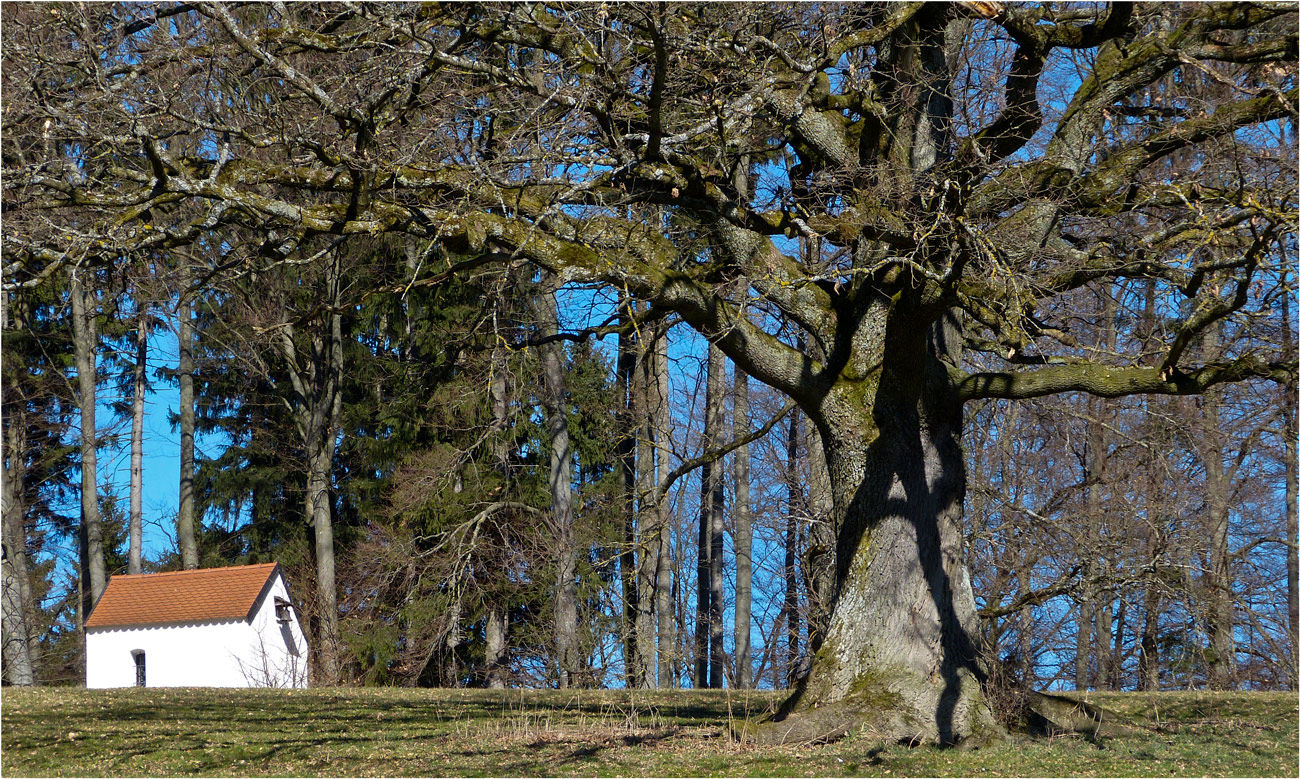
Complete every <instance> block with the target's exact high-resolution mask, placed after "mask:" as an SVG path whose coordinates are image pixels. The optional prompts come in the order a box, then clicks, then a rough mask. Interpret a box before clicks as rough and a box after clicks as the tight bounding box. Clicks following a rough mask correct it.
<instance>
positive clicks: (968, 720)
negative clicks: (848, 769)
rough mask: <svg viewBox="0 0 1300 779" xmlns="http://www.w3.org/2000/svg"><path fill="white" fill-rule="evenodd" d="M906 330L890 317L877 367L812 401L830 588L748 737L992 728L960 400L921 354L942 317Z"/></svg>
mask: <svg viewBox="0 0 1300 779" xmlns="http://www.w3.org/2000/svg"><path fill="white" fill-rule="evenodd" d="M867 316H868V317H870V312H869V313H868V315H867ZM903 321H906V320H903ZM900 324H901V322H900ZM882 330H884V328H883V327H874V328H873V331H874V332H881V331H882ZM914 330H915V327H914V325H913V327H911V328H906V327H897V328H892V329H891V330H890V331H889V335H888V337H887V340H886V344H885V346H884V350H885V351H886V352H887V353H888V354H889V355H890V356H891V357H893V358H895V359H894V361H892V362H891V361H890V360H885V361H884V364H885V369H884V371H883V373H882V374H880V375H879V376H878V377H876V378H875V379H874V380H873V379H872V378H871V377H868V378H867V379H865V380H863V381H861V382H859V383H856V384H852V385H848V386H846V385H845V384H840V385H837V386H836V387H835V388H833V389H831V390H830V391H829V393H828V394H827V395H826V397H825V399H824V400H823V401H822V403H821V405H820V408H818V409H816V416H815V417H814V422H815V423H816V424H817V425H818V428H819V430H820V432H821V436H822V441H823V443H824V446H825V449H826V460H827V465H828V466H829V469H830V474H831V483H832V485H833V490H834V498H835V511H836V515H837V516H836V519H837V522H838V524H839V526H840V527H841V528H842V530H841V532H840V534H839V539H838V545H837V549H836V559H837V563H838V565H837V575H836V578H837V581H838V583H839V586H838V592H837V596H836V599H835V603H834V606H833V611H832V615H831V619H830V623H829V626H828V629H827V633H826V637H825V639H824V640H823V642H822V644H821V646H820V647H819V648H818V650H817V653H816V656H815V658H814V659H813V662H812V666H811V669H810V673H809V675H808V676H807V677H806V678H805V679H804V680H803V681H802V682H801V683H800V685H799V687H798V688H796V690H795V692H794V693H793V694H792V695H791V697H790V698H789V699H788V700H787V701H786V702H785V704H783V706H782V707H781V710H780V712H778V715H777V717H776V718H774V721H773V722H770V723H766V724H763V725H759V726H757V727H755V728H753V730H752V734H753V736H754V737H755V738H756V739H757V740H759V741H763V742H771V743H781V742H786V741H809V740H817V739H832V738H837V737H839V736H841V735H844V734H846V733H849V732H851V731H854V730H862V731H864V732H865V733H867V734H868V735H869V736H871V737H872V738H873V739H874V740H881V741H900V740H901V741H905V742H909V743H940V744H955V743H957V742H961V741H966V740H971V741H973V742H975V743H980V742H983V741H986V740H990V739H994V738H997V737H1000V735H1001V733H1002V731H1001V728H1000V726H999V725H998V724H997V722H996V720H995V719H994V717H993V714H992V712H991V710H990V709H989V707H988V704H987V702H986V700H985V697H984V692H983V689H982V684H983V681H984V679H985V674H984V672H983V669H982V668H981V667H980V660H979V651H978V646H977V644H976V635H977V632H976V628H977V616H976V612H975V598H974V594H973V593H972V591H971V583H970V577H969V575H968V573H967V568H966V554H965V542H964V538H963V536H962V521H961V511H962V502H963V498H964V495H965V489H966V473H965V462H964V458H963V454H962V448H961V425H962V413H961V405H960V403H959V402H958V401H957V400H956V395H955V393H954V392H952V391H951V387H950V386H949V385H948V384H947V375H946V372H945V370H944V368H943V367H942V365H941V363H940V361H939V360H938V359H936V358H934V357H930V358H929V359H928V360H927V359H926V357H925V356H926V354H927V353H928V354H931V355H934V354H947V353H948V352H950V351H951V350H952V349H953V348H954V347H951V346H948V345H945V342H946V341H947V340H948V338H947V334H946V331H944V330H942V329H940V328H937V327H936V334H935V336H934V338H933V339H930V338H927V334H926V333H921V334H919V336H918V334H917V333H915V332H914Z"/></svg>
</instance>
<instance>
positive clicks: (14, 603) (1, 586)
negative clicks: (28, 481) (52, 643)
mask: <svg viewBox="0 0 1300 779" xmlns="http://www.w3.org/2000/svg"><path fill="white" fill-rule="evenodd" d="M5 416H6V417H7V419H6V420H5V422H6V423H7V427H6V428H5V431H4V432H5V440H4V446H5V451H4V479H3V482H2V483H0V500H2V501H3V505H0V517H2V518H3V522H4V526H3V532H4V535H3V548H4V559H3V570H0V576H3V578H2V579H0V599H2V602H0V616H2V617H3V621H2V622H0V625H2V626H3V635H2V636H0V641H3V642H4V651H3V653H2V656H3V658H4V673H5V678H6V679H8V681H9V683H10V684H12V685H14V686H16V687H30V686H31V685H33V684H35V683H36V663H35V658H34V657H33V652H32V649H33V645H34V644H35V642H34V640H33V638H34V637H33V635H32V630H31V616H32V598H31V580H30V578H28V577H29V576H30V572H29V571H28V566H27V531H26V529H25V528H24V526H23V506H22V500H21V498H20V495H21V490H22V484H23V479H24V474H23V470H24V457H23V452H24V450H25V449H26V446H25V445H24V443H25V442H24V440H23V439H24V438H25V434H24V428H23V425H24V423H25V421H26V420H25V419H23V416H24V415H23V414H22V412H21V411H20V410H14V409H6V410H5Z"/></svg>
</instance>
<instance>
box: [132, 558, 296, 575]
mask: <svg viewBox="0 0 1300 779" xmlns="http://www.w3.org/2000/svg"><path fill="white" fill-rule="evenodd" d="M276 565H279V563H278V562H275V563H249V564H248V565H222V566H219V567H217V568H190V569H188V570H184V571H158V572H156V573H119V574H113V576H112V578H114V579H140V578H143V577H145V576H150V577H157V576H184V575H193V574H197V573H215V572H216V571H246V570H248V569H249V568H270V567H272V566H276Z"/></svg>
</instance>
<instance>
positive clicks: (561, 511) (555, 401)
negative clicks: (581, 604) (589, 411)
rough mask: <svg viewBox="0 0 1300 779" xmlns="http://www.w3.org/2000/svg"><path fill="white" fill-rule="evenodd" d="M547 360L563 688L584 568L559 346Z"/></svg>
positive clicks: (550, 348) (542, 302) (574, 658)
mask: <svg viewBox="0 0 1300 779" xmlns="http://www.w3.org/2000/svg"><path fill="white" fill-rule="evenodd" d="M548 283H549V281H548V278H547V276H546V275H545V274H544V275H543V277H542V280H541V282H540V284H541V289H540V290H539V291H538V300H537V303H536V313H537V317H538V334H539V335H541V336H542V337H543V338H546V337H547V336H552V335H555V334H556V333H558V332H559V316H558V314H557V312H556V308H555V292H554V290H552V289H550V288H548V286H547V285H548ZM540 353H541V357H542V406H543V407H544V408H545V410H546V430H547V434H548V435H549V436H550V439H551V465H550V479H549V481H550V488H551V513H552V517H553V521H554V523H555V527H554V532H555V546H556V549H555V555H556V560H555V654H556V660H557V662H558V663H559V669H558V671H559V674H558V675H559V684H560V687H561V688H567V687H571V686H574V685H575V684H576V683H577V674H578V671H579V665H580V658H579V657H578V590H577V588H578V562H577V547H576V543H575V541H574V537H573V453H572V451H571V449H570V444H569V412H568V404H567V402H566V401H565V394H566V388H565V382H564V356H563V349H562V347H561V346H560V343H559V341H550V342H548V343H546V344H543V345H542V346H541V347H540Z"/></svg>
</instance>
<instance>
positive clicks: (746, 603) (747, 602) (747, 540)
mask: <svg viewBox="0 0 1300 779" xmlns="http://www.w3.org/2000/svg"><path fill="white" fill-rule="evenodd" d="M735 374H736V376H735V382H734V390H733V391H734V395H733V400H732V419H733V420H734V421H733V425H734V429H735V435H736V436H737V437H743V436H746V435H748V434H749V377H748V376H747V375H746V374H745V372H744V371H743V370H741V368H740V366H736V368H735ZM734 456H735V460H734V461H733V468H734V480H735V485H736V486H735V492H734V493H733V495H734V497H733V500H732V503H733V509H732V511H733V512H734V513H735V517H736V538H735V549H736V612H735V627H734V632H735V645H736V686H737V687H739V688H740V689H742V690H747V689H749V688H751V687H753V686H754V675H753V658H752V657H751V654H750V647H749V632H750V621H751V620H750V606H751V604H752V600H753V579H754V559H753V547H754V534H753V528H752V526H751V523H752V521H753V517H752V513H751V510H750V505H749V444H745V445H744V446H741V447H739V448H738V449H736V452H735V455H734Z"/></svg>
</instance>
